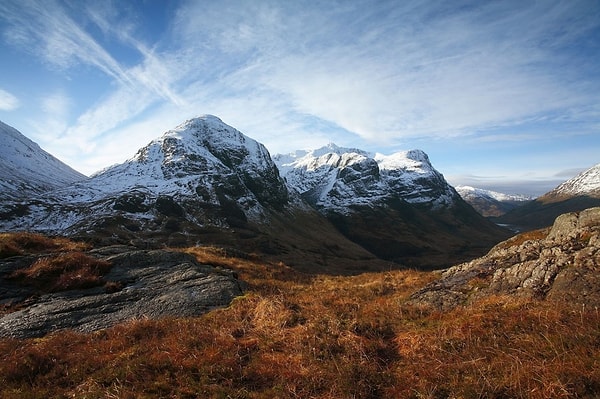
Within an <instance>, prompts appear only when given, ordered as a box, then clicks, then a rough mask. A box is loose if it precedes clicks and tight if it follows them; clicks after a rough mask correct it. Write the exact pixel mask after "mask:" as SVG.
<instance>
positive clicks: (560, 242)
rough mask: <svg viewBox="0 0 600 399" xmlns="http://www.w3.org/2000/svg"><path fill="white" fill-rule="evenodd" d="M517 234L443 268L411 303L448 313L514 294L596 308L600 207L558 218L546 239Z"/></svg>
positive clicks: (599, 289) (599, 300) (599, 283)
mask: <svg viewBox="0 0 600 399" xmlns="http://www.w3.org/2000/svg"><path fill="white" fill-rule="evenodd" d="M526 238H527V236H526V235H520V236H516V237H514V238H512V239H510V240H507V241H505V242H503V243H500V244H498V245H497V246H496V247H494V248H493V249H492V250H491V251H490V252H489V253H488V254H487V255H485V256H483V257H481V258H478V259H475V260H473V261H471V262H467V263H463V264H460V265H457V266H454V267H451V268H449V269H447V270H445V271H444V272H443V273H442V275H441V278H440V279H439V280H438V281H435V282H433V283H432V284H430V285H428V286H426V287H425V288H423V289H422V290H419V291H418V292H416V293H414V294H413V295H412V297H411V301H413V302H414V303H419V304H427V305H433V306H435V307H437V308H441V309H447V308H452V307H455V306H458V305H463V304H466V303H469V302H471V301H473V300H474V299H477V298H481V297H484V296H486V295H495V294H513V295H523V296H529V297H535V298H548V299H562V300H569V301H572V302H577V303H581V304H582V305H583V304H585V305H590V306H600V273H599V272H600V208H589V209H586V210H584V211H582V212H579V213H567V214H564V215H561V216H559V217H558V218H557V219H556V221H555V223H554V225H553V226H552V228H551V229H550V230H549V232H548V234H547V235H546V236H545V237H538V238H532V239H526Z"/></svg>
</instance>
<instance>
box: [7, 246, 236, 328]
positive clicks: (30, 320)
mask: <svg viewBox="0 0 600 399" xmlns="http://www.w3.org/2000/svg"><path fill="white" fill-rule="evenodd" d="M90 255H93V256H95V257H98V258H100V259H104V260H106V261H108V262H110V264H111V265H112V267H111V269H110V271H109V272H108V273H107V274H106V275H105V276H104V280H106V281H108V282H110V284H109V285H108V287H109V289H107V286H98V287H92V288H87V289H77V290H67V291H62V292H54V293H50V294H43V295H39V296H37V295H36V292H35V290H33V289H31V288H27V287H24V286H23V285H20V284H17V283H15V282H11V281H10V280H9V279H6V278H2V279H0V288H1V290H0V303H4V304H5V305H6V304H10V303H17V304H19V306H20V307H22V308H21V309H20V310H18V311H15V312H11V313H8V314H5V315H4V316H3V317H2V318H0V336H4V337H17V338H25V337H37V336H42V335H45V334H47V333H49V332H52V331H55V330H59V329H64V328H71V329H74V330H77V331H82V332H89V331H94V330H99V329H103V328H107V327H110V326H113V325H115V324H117V323H120V322H123V321H127V320H132V319H138V318H144V317H149V318H162V317H186V316H197V315H200V314H202V313H205V312H207V311H209V310H211V309H214V308H218V307H223V306H227V305H228V304H229V303H230V302H231V300H232V299H233V298H235V297H236V296H238V295H241V294H242V287H241V283H240V282H239V281H238V280H237V278H236V277H235V275H234V274H233V272H231V271H228V270H223V269H218V268H215V267H213V266H210V265H202V264H199V263H198V262H197V261H196V259H195V258H194V257H193V256H191V255H188V254H185V253H180V252H170V251H164V250H151V251H143V250H132V249H131V248H130V247H125V246H114V247H106V248H103V249H99V250H95V251H91V252H90ZM32 260H33V259H27V258H13V259H10V260H6V261H3V262H2V263H0V276H2V277H5V276H7V275H8V274H10V273H11V272H12V271H14V270H15V269H16V268H19V267H23V265H24V264H27V263H28V262H29V263H31V262H32Z"/></svg>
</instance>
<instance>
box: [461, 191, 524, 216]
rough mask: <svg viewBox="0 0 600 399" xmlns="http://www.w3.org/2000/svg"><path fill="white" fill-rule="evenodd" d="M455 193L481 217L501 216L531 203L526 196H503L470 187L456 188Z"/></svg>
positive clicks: (502, 194)
mask: <svg viewBox="0 0 600 399" xmlns="http://www.w3.org/2000/svg"><path fill="white" fill-rule="evenodd" d="M455 188H456V191H457V192H458V193H459V194H460V196H461V197H462V199H464V200H465V201H466V202H467V203H468V204H469V205H471V206H472V207H473V208H475V210H476V211H477V212H479V213H480V214H482V215H483V216H486V217H488V216H501V215H504V214H505V213H507V212H509V211H511V210H513V209H515V208H517V207H519V206H521V205H523V204H524V203H526V202H528V201H532V200H533V199H534V197H531V196H527V195H518V194H517V195H515V194H504V193H499V192H497V191H492V190H485V189H481V188H475V187H471V186H456V187H455Z"/></svg>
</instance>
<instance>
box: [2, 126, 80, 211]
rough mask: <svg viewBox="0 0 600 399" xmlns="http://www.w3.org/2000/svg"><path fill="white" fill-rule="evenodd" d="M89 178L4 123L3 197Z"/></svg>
mask: <svg viewBox="0 0 600 399" xmlns="http://www.w3.org/2000/svg"><path fill="white" fill-rule="evenodd" d="M85 179H87V177H86V176H84V175H83V174H81V173H79V172H77V171H75V170H74V169H72V168H70V167H69V166H67V165H65V164H64V163H63V162H61V161H59V160H58V159H56V158H55V157H53V156H52V155H50V154H49V153H47V152H46V151H44V150H42V149H41V148H40V146H39V145H37V144H36V143H34V142H33V141H31V140H30V139H28V138H27V137H25V136H24V135H23V134H21V133H20V132H19V131H18V130H16V129H15V128H13V127H11V126H8V125H7V124H5V123H2V122H0V200H2V201H4V200H15V199H20V198H27V197H29V196H33V195H38V194H41V193H44V192H46V191H50V190H54V189H57V188H60V187H64V186H66V185H68V184H71V183H73V182H76V181H81V180H85Z"/></svg>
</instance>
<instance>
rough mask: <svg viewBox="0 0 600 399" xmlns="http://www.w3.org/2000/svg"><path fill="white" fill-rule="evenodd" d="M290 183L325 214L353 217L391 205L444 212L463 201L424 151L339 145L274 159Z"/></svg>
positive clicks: (330, 145) (298, 152) (278, 156)
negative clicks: (358, 209) (371, 151)
mask: <svg viewBox="0 0 600 399" xmlns="http://www.w3.org/2000/svg"><path fill="white" fill-rule="evenodd" d="M274 160H275V162H276V163H277V166H278V167H279V169H280V171H281V174H282V176H283V177H284V178H285V179H286V181H287V182H288V183H289V184H290V185H291V186H292V187H293V188H294V189H296V190H297V191H298V192H299V193H301V194H302V196H303V198H304V199H306V200H307V201H308V202H309V203H310V204H311V205H313V206H314V207H316V208H317V209H319V210H320V211H321V212H322V213H325V214H326V213H330V212H334V213H342V214H348V213H352V210H353V209H354V208H355V207H356V206H370V207H376V206H379V205H382V204H385V203H386V202H388V201H389V200H390V199H396V200H402V201H406V202H408V203H411V204H427V205H430V206H431V207H434V208H436V207H443V206H448V205H451V204H452V203H453V201H454V200H455V199H456V197H458V195H457V194H456V192H455V191H454V190H453V189H452V187H450V186H449V185H448V183H446V181H445V180H444V177H443V176H442V175H441V174H440V173H439V172H438V171H436V170H435V169H434V168H433V166H432V165H431V163H430V162H429V158H428V157H427V154H425V153H424V152H423V151H420V150H411V151H404V152H398V153H395V154H393V155H390V156H386V155H382V154H374V155H373V154H369V153H367V152H366V151H362V150H359V149H353V148H342V147H338V146H336V145H335V144H329V145H328V146H326V147H323V148H319V149H317V150H313V151H297V152H295V153H292V154H287V155H276V156H275V157H274Z"/></svg>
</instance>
